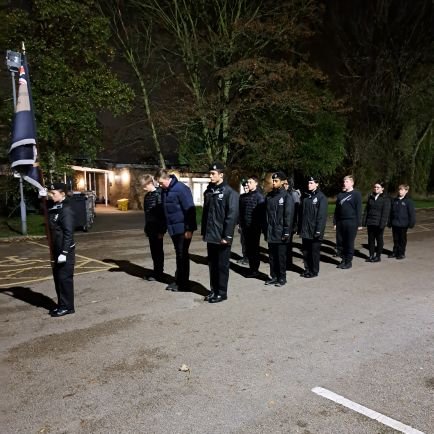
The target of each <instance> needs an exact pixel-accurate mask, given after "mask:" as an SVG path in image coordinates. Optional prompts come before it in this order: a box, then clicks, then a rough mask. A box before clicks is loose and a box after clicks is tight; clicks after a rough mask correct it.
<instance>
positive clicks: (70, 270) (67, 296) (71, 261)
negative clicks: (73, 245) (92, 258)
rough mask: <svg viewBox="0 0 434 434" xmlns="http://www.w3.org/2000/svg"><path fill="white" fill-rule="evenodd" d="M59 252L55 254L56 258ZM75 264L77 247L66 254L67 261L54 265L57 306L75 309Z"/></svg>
mask: <svg viewBox="0 0 434 434" xmlns="http://www.w3.org/2000/svg"><path fill="white" fill-rule="evenodd" d="M58 256H59V254H54V257H55V259H56V260H57V257H58ZM74 265H75V249H72V250H71V251H70V252H69V253H68V254H67V255H66V262H64V263H63V264H57V263H55V264H54V266H53V278H54V286H55V288H56V294H57V306H58V308H59V309H68V310H71V309H74Z"/></svg>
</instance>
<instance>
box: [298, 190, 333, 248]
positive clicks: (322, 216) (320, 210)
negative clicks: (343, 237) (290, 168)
mask: <svg viewBox="0 0 434 434" xmlns="http://www.w3.org/2000/svg"><path fill="white" fill-rule="evenodd" d="M327 205H328V203H327V198H326V197H325V195H324V193H323V192H322V191H320V190H318V189H316V190H315V191H312V192H306V193H305V195H304V196H303V200H302V201H301V204H300V215H299V222H298V234H299V235H300V237H302V238H306V239H309V240H313V239H320V240H322V239H323V237H324V231H325V227H326V223H327Z"/></svg>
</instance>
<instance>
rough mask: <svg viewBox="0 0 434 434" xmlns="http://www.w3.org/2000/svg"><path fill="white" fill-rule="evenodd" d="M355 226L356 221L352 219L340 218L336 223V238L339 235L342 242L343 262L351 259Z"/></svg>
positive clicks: (355, 233) (355, 231)
mask: <svg viewBox="0 0 434 434" xmlns="http://www.w3.org/2000/svg"><path fill="white" fill-rule="evenodd" d="M357 227H358V225H357V222H356V221H354V220H352V219H347V220H340V221H339V222H337V224H336V238H338V237H340V240H341V242H342V259H343V260H344V261H345V262H351V261H352V260H353V256H354V242H355V241H356V236H357Z"/></svg>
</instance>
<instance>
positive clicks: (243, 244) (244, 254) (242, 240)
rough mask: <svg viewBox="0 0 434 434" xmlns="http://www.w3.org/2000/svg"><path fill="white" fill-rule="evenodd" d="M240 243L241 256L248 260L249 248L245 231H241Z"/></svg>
mask: <svg viewBox="0 0 434 434" xmlns="http://www.w3.org/2000/svg"><path fill="white" fill-rule="evenodd" d="M238 232H239V234H240V243H241V255H242V257H243V258H247V246H246V235H245V233H244V230H243V229H241V228H240V229H239V231H238Z"/></svg>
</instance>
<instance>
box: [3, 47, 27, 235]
mask: <svg viewBox="0 0 434 434" xmlns="http://www.w3.org/2000/svg"><path fill="white" fill-rule="evenodd" d="M6 66H7V68H8V70H9V71H10V73H11V78H12V94H13V99H14V112H15V111H16V109H17V90H16V87H15V74H16V73H19V72H20V68H21V53H19V52H17V51H12V50H7V51H6ZM14 176H16V175H15V174H14ZM19 178H20V210H21V233H22V234H23V235H27V215H26V202H25V201H24V187H23V177H22V175H19Z"/></svg>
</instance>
